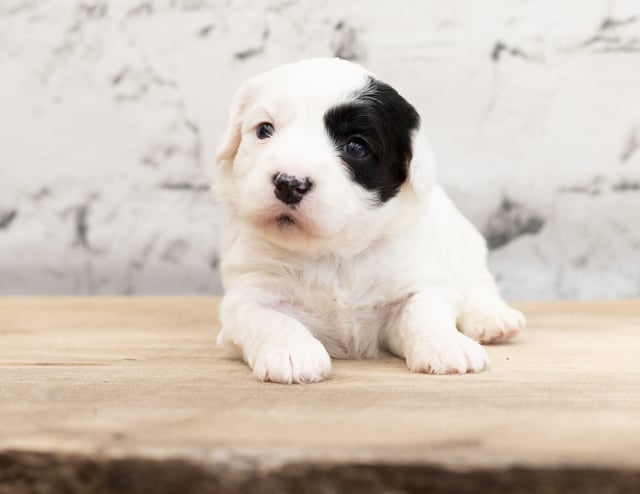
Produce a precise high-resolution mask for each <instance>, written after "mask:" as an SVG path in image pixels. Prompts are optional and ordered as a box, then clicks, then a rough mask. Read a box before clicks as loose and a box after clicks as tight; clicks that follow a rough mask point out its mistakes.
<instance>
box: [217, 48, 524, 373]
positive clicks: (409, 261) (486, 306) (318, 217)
mask: <svg viewBox="0 0 640 494" xmlns="http://www.w3.org/2000/svg"><path fill="white" fill-rule="evenodd" d="M419 128H420V116H419V115H418V112H417V111H416V110H415V108H414V107H413V106H411V105H410V104H409V103H408V102H407V101H406V100H405V99H404V98H403V97H402V96H400V94H398V93H397V92H396V91H395V90H394V89H393V88H392V87H391V86H389V85H387V84H385V83H384V82H382V81H380V80H379V79H377V78H376V77H375V76H374V75H373V74H371V73H370V72H368V71H366V70H365V69H363V68H362V67H360V66H358V65H356V64H353V63H351V62H347V61H344V60H340V59H330V58H314V59H309V60H303V61H301V62H297V63H293V64H287V65H283V66H281V67H278V68H275V69H273V70H271V71H268V72H266V73H264V74H261V75H258V76H256V77H253V78H251V79H249V80H248V81H246V82H245V83H244V84H243V85H242V87H241V88H240V89H239V91H238V92H237V94H236V95H235V97H234V99H233V102H232V105H231V116H230V122H229V127H228V129H227V132H226V134H225V135H224V136H223V137H222V140H221V143H220V147H219V149H218V154H217V160H218V164H219V170H218V177H217V180H216V186H215V190H216V194H217V196H218V198H219V200H220V202H221V203H222V204H223V205H224V206H225V208H224V209H225V211H224V220H223V232H222V234H223V239H222V252H221V257H222V262H221V270H222V279H223V285H224V288H225V296H224V298H223V301H222V303H221V307H220V320H221V323H222V331H221V333H220V335H219V337H218V342H219V343H220V344H223V345H225V346H227V347H229V348H230V349H234V350H236V351H239V353H240V355H241V356H242V358H243V359H244V360H245V361H246V362H247V363H248V364H249V365H250V366H251V368H252V369H253V373H254V374H255V375H256V377H257V378H258V379H261V380H264V381H275V382H280V383H302V382H314V381H320V380H322V379H324V378H325V377H327V376H328V374H329V373H330V371H331V358H330V356H332V357H335V358H367V357H375V356H377V355H378V354H379V352H380V351H381V350H389V351H391V352H393V353H394V354H396V355H398V356H400V357H402V358H404V359H405V360H406V363H407V367H408V368H409V369H410V370H411V371H414V372H427V373H434V374H449V373H466V372H479V371H481V370H483V369H485V368H486V367H487V366H488V364H489V361H488V357H487V354H486V352H485V350H484V348H483V347H482V346H481V345H480V344H478V343H477V341H480V342H485V343H489V342H494V341H500V340H504V339H507V338H510V337H512V336H513V335H514V334H516V333H517V332H518V331H519V330H520V329H522V328H523V327H524V325H525V321H524V317H523V316H522V314H521V313H520V312H518V311H516V310H514V309H512V308H510V307H509V306H507V305H506V303H505V302H504V301H503V300H502V298H501V297H500V295H499V293H498V290H497V287H496V284H495V282H494V279H493V277H492V275H491V274H490V273H489V271H488V268H487V262H486V257H487V249H486V246H485V242H484V239H483V238H482V236H481V235H480V234H479V233H478V232H477V231H476V230H475V229H474V227H473V226H472V225H471V224H470V223H469V222H468V221H467V220H466V218H464V217H463V216H462V215H461V214H460V212H459V211H458V210H457V209H456V208H455V206H454V205H453V203H452V202H451V201H450V200H449V199H448V197H447V196H446V195H445V193H444V191H443V190H442V189H441V188H440V187H439V186H438V185H436V184H435V181H434V176H435V165H434V161H433V158H432V155H431V152H430V149H429V146H428V144H427V142H426V139H425V138H424V136H423V135H422V134H420V132H419Z"/></svg>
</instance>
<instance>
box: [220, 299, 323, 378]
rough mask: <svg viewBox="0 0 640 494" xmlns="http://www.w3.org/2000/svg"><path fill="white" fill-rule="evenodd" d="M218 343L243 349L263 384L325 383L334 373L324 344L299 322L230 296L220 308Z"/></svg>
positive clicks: (275, 311)
mask: <svg viewBox="0 0 640 494" xmlns="http://www.w3.org/2000/svg"><path fill="white" fill-rule="evenodd" d="M220 320H221V322H222V331H221V332H220V334H219V335H218V344H222V345H232V346H235V347H239V348H240V349H241V351H242V356H243V359H244V361H245V362H247V364H249V366H250V367H251V369H252V370H253V373H254V375H255V376H256V377H257V378H258V379H260V380H261V381H272V382H278V383H283V384H291V383H307V382H316V381H321V380H323V379H324V378H325V377H327V376H328V375H329V372H331V358H330V357H329V354H328V353H327V350H326V349H325V348H324V346H323V345H322V343H320V341H318V340H317V339H316V338H314V337H313V336H312V335H311V333H310V332H309V331H308V330H307V328H306V327H304V326H303V325H302V324H301V323H300V322H299V321H297V320H296V319H294V318H292V317H290V316H288V315H286V314H283V313H282V312H279V311H277V310H275V309H271V308H268V307H264V306H260V305H259V304H257V303H255V302H253V301H252V300H247V299H246V298H243V297H237V296H234V294H233V293H228V294H227V295H226V296H225V298H224V299H223V302H222V304H221V306H220Z"/></svg>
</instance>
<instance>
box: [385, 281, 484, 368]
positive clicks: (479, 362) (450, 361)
mask: <svg viewBox="0 0 640 494" xmlns="http://www.w3.org/2000/svg"><path fill="white" fill-rule="evenodd" d="M392 319H393V321H392V324H393V326H390V327H388V328H387V330H386V333H385V334H384V339H385V342H386V344H387V346H388V347H389V349H390V350H391V351H392V352H393V353H395V354H396V355H399V356H400V357H404V358H405V359H406V361H407V367H408V368H409V370H411V371H413V372H426V373H430V374H464V373H466V372H480V371H481V370H483V369H485V368H487V367H488V366H489V357H488V356H487V354H486V352H485V350H484V348H482V346H481V345H479V344H478V343H476V342H475V341H473V340H472V339H471V338H468V337H467V336H465V335H463V334H461V333H460V332H458V330H457V328H456V324H455V321H456V310H455V307H454V305H453V304H452V303H450V302H449V301H448V300H446V299H445V298H444V297H442V296H439V295H437V294H436V293H430V292H420V293H417V294H415V295H413V296H412V297H411V298H410V299H409V300H408V301H407V302H406V303H405V304H404V305H403V306H402V307H401V308H400V309H399V312H398V313H397V315H396V317H395V318H392Z"/></svg>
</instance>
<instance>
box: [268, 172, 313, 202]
mask: <svg viewBox="0 0 640 494" xmlns="http://www.w3.org/2000/svg"><path fill="white" fill-rule="evenodd" d="M273 185H274V192H275V194H276V197H277V198H278V199H280V200H281V201H282V202H284V203H285V204H298V203H299V202H300V201H302V198H303V197H304V195H305V194H306V193H307V192H309V190H311V186H312V185H313V184H312V183H311V180H309V179H308V178H303V179H299V178H297V177H293V176H291V175H287V174H286V173H276V174H275V175H274V176H273Z"/></svg>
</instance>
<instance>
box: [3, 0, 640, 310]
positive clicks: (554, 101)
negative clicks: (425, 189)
mask: <svg viewBox="0 0 640 494" xmlns="http://www.w3.org/2000/svg"><path fill="white" fill-rule="evenodd" d="M333 54H338V55H341V56H344V57H347V58H353V59H356V60H357V61H359V62H361V63H363V64H365V65H367V66H368V67H369V68H370V69H372V70H373V71H374V72H376V73H377V74H378V75H379V76H380V77H381V78H383V79H384V80H386V81H387V82H390V83H391V84H393V85H394V86H396V87H397V88H398V89H399V90H400V91H401V92H402V93H403V94H404V95H405V96H406V97H407V98H408V99H409V100H410V101H412V102H413V103H414V104H415V105H416V106H417V107H418V108H419V110H420V111H421V113H422V114H423V121H424V127H425V131H426V133H427V134H428V136H429V138H430V140H431V142H432V144H433V147H434V148H435V151H436V154H437V156H438V159H439V166H440V168H439V178H440V181H441V182H442V183H443V184H444V185H445V186H446V188H447V189H448V190H449V192H450V194H451V195H452V196H453V197H454V199H455V200H456V202H457V203H458V204H459V206H460V207H461V208H462V209H463V211H464V212H465V213H466V214H467V215H468V216H469V217H470V218H471V219H472V221H473V222H474V223H475V224H476V225H477V226H478V227H479V228H480V229H481V230H482V231H483V232H484V233H485V234H486V235H487V236H488V237H489V240H490V243H491V245H492V246H493V247H494V249H493V250H492V253H491V263H492V265H493V267H494V271H495V272H496V273H497V274H498V276H499V278H500V281H501V284H502V286H503V289H504V292H505V294H506V295H507V296H508V297H511V298H551V297H581V298H585V297H617V296H638V295H640V228H639V227H638V225H640V3H639V2H637V0H626V1H625V0H609V1H607V0H564V1H562V2H558V1H555V0H542V1H541V0H536V1H524V0H520V1H517V0H512V1H506V0H502V1H499V0H491V1H484V2H478V1H474V0H458V1H450V2H445V1H435V0H432V1H424V0H413V1H407V0H403V1H402V2H397V1H396V2H387V1H376V2H374V1H367V0H352V1H349V2H346V1H334V0H325V1H320V0H317V1H313V0H305V1H298V2H295V1H287V0H281V1H275V0H274V1H265V2H255V1H210V2H207V1H204V0H200V1H199V0H182V1H178V0H174V1H165V2H154V1H151V0H149V1H138V2H133V1H125V0H122V1H95V0H94V1H71V0H55V1H54V0H50V1H48V2H38V1H35V0H32V1H26V0H21V1H19V0H4V1H1V2H0V293H4V294H33V293H60V294H62V293H213V292H216V293H217V292H219V291H220V283H219V277H218V272H217V262H218V257H217V256H218V254H217V242H218V234H217V219H218V216H219V215H218V209H217V207H216V206H215V204H214V203H213V200H212V199H211V197H210V195H209V193H208V192H207V190H206V188H207V184H208V183H209V182H210V178H211V176H212V174H213V169H214V164H213V151H214V146H215V142H216V138H217V136H218V134H219V133H220V131H221V129H222V128H223V126H224V124H225V118H226V114H227V109H228V104H229V99H230V97H231V95H232V93H233V91H234V89H235V88H236V87H237V86H238V84H239V83H240V81H242V80H243V79H244V78H246V77H247V76H249V75H251V74H254V73H257V72H260V71H262V70H264V69H267V68H269V67H271V66H274V65H277V64H280V63H283V62H287V61H292V60H296V59H300V58H304V57H308V56H314V55H333Z"/></svg>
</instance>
